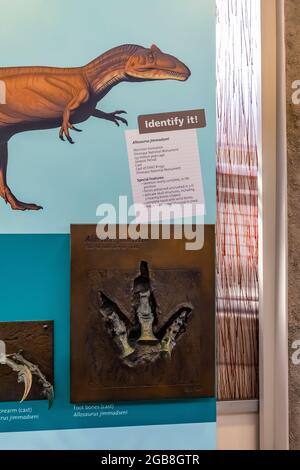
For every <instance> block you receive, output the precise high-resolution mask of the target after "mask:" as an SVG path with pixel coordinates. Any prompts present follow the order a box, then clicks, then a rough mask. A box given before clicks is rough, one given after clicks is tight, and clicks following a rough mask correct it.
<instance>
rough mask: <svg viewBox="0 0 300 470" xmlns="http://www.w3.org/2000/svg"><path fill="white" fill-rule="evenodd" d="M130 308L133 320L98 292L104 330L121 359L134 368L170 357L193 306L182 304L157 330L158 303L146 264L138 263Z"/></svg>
mask: <svg viewBox="0 0 300 470" xmlns="http://www.w3.org/2000/svg"><path fill="white" fill-rule="evenodd" d="M133 284H134V286H133V301H132V305H133V309H134V311H135V322H131V321H130V320H129V318H128V317H129V316H128V314H127V315H125V314H124V313H123V312H122V311H121V309H120V308H119V307H118V305H117V304H116V303H115V302H113V301H112V300H111V299H109V298H108V297H107V296H106V295H105V294H104V293H103V292H99V297H98V299H99V311H100V313H101V316H102V318H103V320H104V324H105V327H106V330H107V332H108V333H109V335H110V336H111V338H112V339H113V341H114V343H115V345H116V348H117V349H118V351H119V357H120V359H121V360H122V361H123V362H124V363H125V364H126V365H127V366H129V367H136V366H139V365H142V364H145V363H147V362H155V361H157V360H158V359H160V358H170V357H171V355H172V351H173V349H174V348H175V346H176V344H177V341H178V340H179V338H180V337H181V336H182V335H183V334H184V332H185V331H186V327H187V323H188V319H189V318H190V316H191V314H192V311H193V307H192V305H191V304H181V305H179V306H178V308H177V309H175V311H174V312H173V313H170V314H169V316H168V320H167V321H166V322H165V324H164V325H163V326H162V327H161V328H160V329H159V330H158V331H154V327H155V324H156V322H157V304H156V300H155V297H154V293H153V291H152V288H151V281H150V276H149V270H148V264H147V263H146V262H145V261H142V262H141V265H140V275H139V276H138V277H136V279H135V280H134V283H133Z"/></svg>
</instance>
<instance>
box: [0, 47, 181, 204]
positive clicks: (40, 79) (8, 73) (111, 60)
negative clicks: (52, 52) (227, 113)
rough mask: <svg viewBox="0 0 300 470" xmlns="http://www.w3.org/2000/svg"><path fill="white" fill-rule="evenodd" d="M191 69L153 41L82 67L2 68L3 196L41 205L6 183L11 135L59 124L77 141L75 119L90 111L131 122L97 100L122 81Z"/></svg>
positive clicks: (173, 76) (177, 75) (168, 76)
mask: <svg viewBox="0 0 300 470" xmlns="http://www.w3.org/2000/svg"><path fill="white" fill-rule="evenodd" d="M189 76H190V71H189V69H188V68H187V67H186V66H185V65H184V64H183V63H182V62H180V61H179V60H178V59H176V57H173V56H171V55H169V54H165V53H163V52H162V51H161V50H160V49H159V48H158V47H157V46H155V45H153V46H151V48H149V49H147V48H144V47H141V46H137V45H133V44H127V45H123V46H119V47H115V48H114V49H111V50H109V51H108V52H106V53H104V54H102V55H101V56H99V57H98V58H97V59H95V60H93V61H92V62H90V63H89V64H87V65H85V66H83V67H76V68H56V67H7V68H5V67H4V68H0V81H1V82H2V84H3V83H4V84H5V92H6V97H5V104H2V105H0V196H1V197H2V198H3V199H4V200H5V201H6V203H8V204H10V206H11V208H12V209H15V210H22V211H24V210H39V209H42V207H41V206H38V205H36V204H27V203H24V202H21V201H19V200H18V199H17V198H16V197H15V196H14V194H13V193H12V191H11V189H10V188H9V186H8V184H7V163H8V141H9V140H10V139H11V138H12V137H13V136H14V135H15V134H18V133H20V132H25V131H33V130H42V129H53V128H56V127H57V128H60V131H59V137H60V139H61V140H65V139H67V140H68V141H69V142H70V143H71V144H73V143H74V141H73V139H72V137H71V134H70V131H71V130H72V131H77V132H80V129H78V128H77V127H75V125H74V124H78V123H80V122H83V121H86V120H87V119H88V118H90V117H91V116H94V117H96V118H100V119H106V120H109V121H111V122H113V123H115V124H116V125H117V126H119V125H120V122H121V123H124V124H126V125H127V121H126V119H124V117H122V116H121V115H122V114H126V112H125V111H115V112H112V113H105V112H104V111H100V110H99V109H96V106H97V103H98V102H99V101H100V100H101V99H102V98H103V97H104V96H105V95H106V94H107V93H108V92H109V91H110V90H111V89H112V88H113V87H114V86H115V85H117V84H118V83H121V82H141V81H150V80H181V81H185V80H187V79H188V78H189Z"/></svg>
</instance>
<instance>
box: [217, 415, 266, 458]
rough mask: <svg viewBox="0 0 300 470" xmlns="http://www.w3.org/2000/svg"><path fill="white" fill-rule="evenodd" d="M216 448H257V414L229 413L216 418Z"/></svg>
mask: <svg viewBox="0 0 300 470" xmlns="http://www.w3.org/2000/svg"><path fill="white" fill-rule="evenodd" d="M217 445H218V450H259V414H258V413H245V414H229V415H221V416H218V419H217Z"/></svg>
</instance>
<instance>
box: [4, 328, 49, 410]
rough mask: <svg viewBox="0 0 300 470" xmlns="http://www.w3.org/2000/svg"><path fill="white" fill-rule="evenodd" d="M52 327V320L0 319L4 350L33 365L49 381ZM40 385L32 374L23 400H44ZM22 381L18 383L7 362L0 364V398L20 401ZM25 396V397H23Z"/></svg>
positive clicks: (16, 376) (15, 374) (22, 388)
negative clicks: (20, 355) (10, 320)
mask: <svg viewBox="0 0 300 470" xmlns="http://www.w3.org/2000/svg"><path fill="white" fill-rule="evenodd" d="M53 330H54V323H53V322H52V321H32V322H23V321H20V322H0V340H1V341H4V343H5V346H6V354H7V355H10V354H17V353H19V352H20V351H22V356H23V357H24V358H25V359H26V360H27V361H30V362H31V363H32V364H34V365H37V366H38V367H39V369H40V370H41V371H42V373H43V374H44V375H45V377H46V378H47V380H48V381H49V382H50V383H51V384H53V381H54V370H53ZM42 391H43V387H42V385H41V383H39V381H38V378H37V377H36V376H34V375H33V377H32V387H31V390H30V392H29V395H28V397H27V400H44V399H45V400H46V399H47V397H46V396H44V395H43V394H42ZM23 392H24V383H22V382H21V383H18V374H17V373H16V372H14V371H13V370H12V369H11V368H10V367H8V366H7V365H4V364H3V365H2V364H0V401H1V402H5V401H7V402H9V401H16V402H18V401H20V400H21V398H22V396H23ZM27 400H26V401H27Z"/></svg>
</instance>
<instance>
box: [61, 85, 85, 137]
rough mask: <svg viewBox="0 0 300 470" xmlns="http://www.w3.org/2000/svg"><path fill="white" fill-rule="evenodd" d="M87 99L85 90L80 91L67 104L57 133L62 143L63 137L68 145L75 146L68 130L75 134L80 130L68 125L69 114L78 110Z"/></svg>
mask: <svg viewBox="0 0 300 470" xmlns="http://www.w3.org/2000/svg"><path fill="white" fill-rule="evenodd" d="M88 98H89V93H88V91H87V90H81V91H80V92H79V93H78V95H77V96H76V97H74V98H73V99H72V100H71V101H70V103H69V104H68V106H67V107H66V109H65V110H64V114H63V123H62V126H61V128H60V131H59V138H60V140H63V141H64V140H65V137H66V139H67V141H68V142H70V144H75V142H74V140H73V139H72V137H71V136H70V129H72V130H73V131H76V132H81V129H77V127H75V126H73V125H72V124H71V123H70V116H71V112H72V111H75V110H76V109H78V108H79V107H80V105H81V104H82V103H84V102H85V101H87V100H88Z"/></svg>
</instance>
